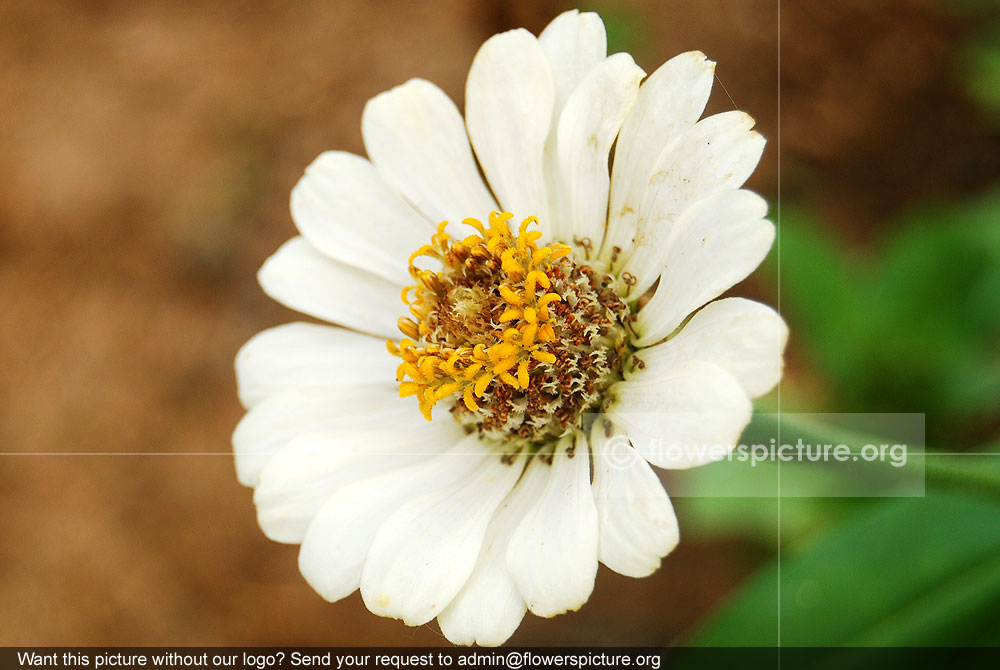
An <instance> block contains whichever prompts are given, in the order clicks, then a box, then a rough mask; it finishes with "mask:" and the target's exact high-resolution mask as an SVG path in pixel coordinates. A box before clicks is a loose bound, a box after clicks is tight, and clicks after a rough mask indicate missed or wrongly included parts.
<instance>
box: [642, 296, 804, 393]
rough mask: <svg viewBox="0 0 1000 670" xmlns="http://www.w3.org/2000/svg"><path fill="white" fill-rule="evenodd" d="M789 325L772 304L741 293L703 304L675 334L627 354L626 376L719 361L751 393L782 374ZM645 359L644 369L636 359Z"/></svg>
mask: <svg viewBox="0 0 1000 670" xmlns="http://www.w3.org/2000/svg"><path fill="white" fill-rule="evenodd" d="M787 341H788V326H786V325H785V322H784V320H782V318H781V316H779V315H778V313H777V312H775V311H774V310H773V309H771V308H770V307H768V306H767V305H762V304H761V303H759V302H754V301H752V300H745V299H743V298H725V299H723V300H717V301H715V302H712V303H709V304H708V305H705V307H703V308H702V309H701V311H699V312H698V313H697V314H695V315H694V316H693V317H692V318H691V320H690V321H689V322H688V323H687V324H685V326H684V327H683V328H682V329H681V331H680V332H679V333H677V335H675V336H674V337H672V338H670V339H669V340H667V341H666V342H663V343H661V344H657V345H656V346H653V347H649V348H648V349H642V350H640V351H638V352H636V353H635V354H633V355H632V356H631V357H630V358H629V362H630V364H629V365H628V366H627V367H626V369H625V379H630V380H631V379H635V380H636V381H641V379H642V377H643V375H644V374H646V372H647V371H654V370H665V369H667V368H670V367H673V366H676V365H677V364H679V363H682V362H684V361H687V360H699V361H708V362H709V363H715V364H716V365H718V366H719V367H721V368H722V369H724V370H726V371H727V372H729V373H730V374H732V375H733V376H734V377H736V379H738V380H739V382H740V384H741V385H742V386H743V390H745V391H746V392H747V395H749V396H750V397H751V398H756V397H758V396H762V395H764V394H765V393H767V392H768V391H770V390H771V389H772V388H774V386H775V384H777V383H778V380H779V379H781V370H782V365H783V363H782V356H781V354H782V352H783V351H784V349H785V343H786V342H787ZM636 360H641V361H642V366H643V367H642V369H637V368H636V367H634V361H636Z"/></svg>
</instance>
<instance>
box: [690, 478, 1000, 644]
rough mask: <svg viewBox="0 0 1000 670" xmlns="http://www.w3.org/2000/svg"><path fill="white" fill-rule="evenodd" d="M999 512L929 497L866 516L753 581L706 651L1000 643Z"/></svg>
mask: <svg viewBox="0 0 1000 670" xmlns="http://www.w3.org/2000/svg"><path fill="white" fill-rule="evenodd" d="M997 518H1000V501H997V499H996V498H995V497H994V498H992V499H991V498H986V497H975V496H966V495H959V494H954V493H950V492H945V491H935V492H933V494H932V495H929V496H928V497H927V498H924V499H906V498H900V499H892V500H883V501H879V502H878V503H877V504H872V505H868V506H865V507H863V508H861V509H860V510H859V511H858V512H857V513H855V514H853V515H850V516H849V517H848V518H846V519H845V520H844V521H843V522H842V523H840V524H839V525H837V526H836V527H834V528H832V529H831V530H830V531H829V532H827V533H825V534H823V535H821V536H819V537H817V538H815V540H814V541H812V542H810V543H808V544H805V545H803V546H800V547H798V548H797V549H796V550H794V551H790V552H788V554H787V555H786V556H784V558H783V559H782V560H781V562H780V566H779V563H778V562H777V561H774V562H772V563H770V564H768V565H767V566H766V567H765V568H763V569H762V570H761V571H759V572H758V573H757V574H756V575H755V576H754V577H753V578H751V579H750V580H749V582H748V583H747V584H746V585H745V587H744V588H743V589H741V590H740V591H739V592H738V593H737V594H736V595H735V596H734V597H733V598H732V599H731V600H730V601H729V602H728V603H727V604H726V605H725V606H724V607H723V608H722V609H721V610H719V611H718V612H717V613H716V615H715V616H714V617H713V618H712V619H710V620H709V621H708V622H707V623H706V624H705V625H704V626H703V627H702V629H701V630H700V631H698V632H697V633H696V634H695V635H694V637H693V640H692V641H693V643H695V644H702V645H725V646H759V645H774V644H777V643H778V635H779V632H778V631H779V623H780V636H781V644H783V645H786V646H812V645H817V646H854V645H857V646H893V645H915V646H922V645H974V644H984V643H996V642H997V641H998V640H1000V620H998V619H997V618H996V616H995V614H996V606H997V604H998V603H1000V524H997V523H996V519H997Z"/></svg>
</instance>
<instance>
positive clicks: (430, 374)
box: [387, 212, 571, 421]
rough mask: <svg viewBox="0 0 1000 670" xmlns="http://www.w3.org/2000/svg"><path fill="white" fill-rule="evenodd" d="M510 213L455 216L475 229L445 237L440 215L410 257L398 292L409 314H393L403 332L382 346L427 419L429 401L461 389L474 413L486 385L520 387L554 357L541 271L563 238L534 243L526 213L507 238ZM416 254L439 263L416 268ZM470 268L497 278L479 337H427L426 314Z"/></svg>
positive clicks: (561, 248) (563, 249) (564, 249)
mask: <svg viewBox="0 0 1000 670" xmlns="http://www.w3.org/2000/svg"><path fill="white" fill-rule="evenodd" d="M513 216H514V215H513V214H510V213H500V212H493V213H491V214H490V217H489V226H488V227H485V226H483V224H482V222H480V221H479V220H478V219H472V218H468V219H465V220H463V221H462V223H464V224H466V225H468V226H471V227H472V228H474V229H475V230H477V231H478V233H479V234H477V235H476V234H474V235H469V236H468V237H466V238H464V239H462V240H457V239H455V240H452V237H451V235H449V234H448V233H446V232H445V227H446V225H447V221H442V222H441V224H440V225H439V226H438V228H437V233H436V234H435V235H433V236H432V237H431V243H430V244H426V245H424V246H422V247H420V248H419V249H417V250H416V251H415V252H414V253H413V254H412V255H411V256H410V260H409V270H410V275H411V276H412V277H413V278H414V279H415V280H416V284H414V285H413V286H408V287H406V288H405V289H404V290H403V294H402V297H403V302H405V303H406V304H407V305H409V308H410V313H411V314H412V315H413V317H414V318H413V319H411V318H409V317H402V318H400V320H399V329H400V331H402V333H403V334H404V335H406V336H407V337H406V338H404V339H403V340H402V341H401V342H400V344H399V346H396V345H395V344H394V343H393V342H392V341H389V342H388V344H387V346H388V349H389V351H390V353H392V354H393V355H395V356H398V357H400V358H401V359H402V360H403V362H402V363H400V365H399V367H398V369H397V372H396V380H397V381H398V382H399V395H400V396H401V397H405V396H411V395H415V396H417V398H418V400H419V402H420V411H421V412H422V413H423V415H424V417H425V418H427V420H428V421H429V420H430V418H431V410H432V408H433V407H434V405H435V404H436V403H437V402H438V401H440V400H442V399H444V398H447V397H448V396H451V395H453V394H456V393H458V394H461V396H462V402H464V403H465V406H466V407H467V408H468V409H469V410H470V411H473V412H476V411H478V410H479V401H481V400H482V398H483V395H484V394H486V393H487V392H489V390H490V388H491V385H494V384H505V385H507V386H509V387H511V388H512V389H514V390H518V389H527V388H528V386H529V385H530V383H531V378H532V370H533V368H534V367H535V366H536V365H538V364H540V363H547V364H551V363H555V361H556V357H555V356H554V355H553V354H552V353H551V352H549V351H547V350H546V346H545V345H546V344H549V343H553V342H555V341H556V332H555V330H554V329H553V326H552V323H551V314H550V307H551V305H552V303H554V302H558V301H560V300H562V298H561V297H560V296H559V294H557V293H552V292H549V290H548V289H550V288H551V284H552V282H551V280H550V277H549V274H548V273H549V271H550V270H551V269H552V263H553V262H554V261H556V260H557V259H559V258H562V257H563V256H566V255H568V254H569V253H570V251H571V249H570V247H568V246H566V245H564V244H553V245H551V246H545V247H539V246H538V244H537V243H538V239H539V238H540V237H541V236H542V233H541V232H540V231H537V230H535V231H531V232H529V231H528V227H529V226H531V225H532V224H537V223H538V219H537V218H536V217H533V216H532V217H528V218H527V219H524V221H522V222H521V225H520V227H519V229H518V233H517V236H516V237H515V236H514V235H513V234H512V233H511V230H510V227H509V224H508V222H509V221H510V219H511V218H513ZM422 256H426V257H429V258H434V259H436V260H438V261H440V263H441V265H442V269H441V270H440V271H437V272H435V271H432V270H427V269H421V268H418V267H417V266H415V265H414V261H415V260H416V259H417V258H420V257H422ZM476 268H488V269H490V274H491V276H492V277H494V278H498V281H495V282H494V283H493V286H492V287H491V290H492V289H494V288H495V290H497V291H498V292H499V297H500V300H499V301H497V304H498V305H499V308H498V309H497V311H499V314H495V313H494V314H491V315H490V317H489V319H488V322H487V323H488V330H487V332H484V333H483V334H482V335H484V336H485V337H483V338H480V341H479V342H478V343H476V344H472V343H471V342H465V343H458V342H446V343H442V342H436V341H432V340H433V339H434V338H433V337H432V335H433V328H432V326H431V323H430V322H431V318H430V317H432V316H433V315H434V312H435V311H436V310H438V309H439V306H440V304H441V302H442V300H443V299H444V298H445V297H446V294H447V292H448V291H449V289H451V288H452V287H454V286H455V285H456V284H455V280H456V278H460V277H465V276H466V273H467V272H469V271H471V270H472V269H476ZM414 319H415V320H414ZM418 341H419V342H421V344H420V345H418V344H417V342H418ZM466 345H468V346H466ZM407 378H408V379H407Z"/></svg>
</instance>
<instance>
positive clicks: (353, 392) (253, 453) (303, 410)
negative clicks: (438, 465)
mask: <svg viewBox="0 0 1000 670" xmlns="http://www.w3.org/2000/svg"><path fill="white" fill-rule="evenodd" d="M408 400H411V399H406V398H400V397H399V391H398V388H397V387H396V385H395V384H392V383H391V382H390V383H386V384H385V385H384V386H377V385H373V384H369V385H364V386H360V387H359V386H355V385H342V386H335V387H330V388H327V389H308V390H298V389H296V390H289V391H282V392H280V393H277V394H275V395H272V396H270V397H268V398H266V399H265V400H263V401H262V402H260V403H258V404H256V405H254V407H253V408H252V409H251V410H250V411H249V412H247V413H246V415H244V417H243V418H242V419H241V420H240V422H239V424H237V426H236V430H235V431H234V432H233V452H234V454H235V456H236V476H237V477H238V478H239V480H240V483H241V484H243V485H244V486H256V485H257V482H258V479H259V477H260V471H261V469H262V468H263V467H264V465H265V464H266V463H267V462H268V461H269V460H270V459H271V457H272V456H274V454H276V453H277V452H278V450H279V449H281V448H282V447H284V446H285V445H286V444H288V443H289V442H291V441H292V440H293V439H294V438H296V437H298V436H299V435H305V434H307V433H313V432H321V431H336V430H357V429H360V428H364V427H365V426H366V425H372V424H373V422H377V421H406V420H407V419H409V418H412V415H414V414H416V415H418V416H419V414H420V413H419V411H418V410H417V406H416V403H414V402H408ZM421 420H423V419H422V418H421Z"/></svg>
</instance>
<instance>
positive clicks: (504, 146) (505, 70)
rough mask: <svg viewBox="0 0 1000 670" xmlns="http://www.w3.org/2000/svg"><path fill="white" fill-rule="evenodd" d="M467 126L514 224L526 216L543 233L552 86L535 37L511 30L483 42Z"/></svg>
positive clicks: (468, 95) (469, 92)
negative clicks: (533, 218)
mask: <svg viewBox="0 0 1000 670" xmlns="http://www.w3.org/2000/svg"><path fill="white" fill-rule="evenodd" d="M465 101H466V102H465V110H466V124H467V126H468V128H469V137H470V138H471V139H472V146H473V147H474V148H475V150H476V156H477V157H478V158H479V163H480V165H482V166H483V172H484V173H485V174H486V178H487V180H488V181H489V183H490V186H491V187H492V189H493V193H494V194H495V195H496V197H497V199H498V200H499V201H500V206H501V207H503V209H504V210H505V211H508V212H513V213H514V220H515V222H518V221H520V220H521V219H524V218H525V217H528V216H537V217H538V218H539V219H540V220H541V224H542V227H541V229H542V230H543V231H544V232H546V233H547V232H548V226H549V223H548V220H549V201H548V194H547V193H546V188H545V172H544V169H543V151H544V149H545V140H546V137H547V136H548V133H549V127H550V125H551V123H552V109H553V105H554V102H555V86H554V84H553V82H552V74H551V72H550V70H549V64H548V60H547V59H546V58H545V53H544V52H543V51H542V47H541V46H540V45H539V44H538V40H537V39H536V38H535V36H534V35H532V34H531V33H529V32H528V31H526V30H523V29H518V30H511V31H509V32H506V33H501V34H500V35H494V36H493V37H491V38H490V39H488V40H487V41H486V42H485V43H484V44H483V46H482V47H480V49H479V52H478V53H477V54H476V57H475V59H474V60H473V62H472V68H471V69H470V70H469V78H468V80H467V81H466V85H465Z"/></svg>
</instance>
